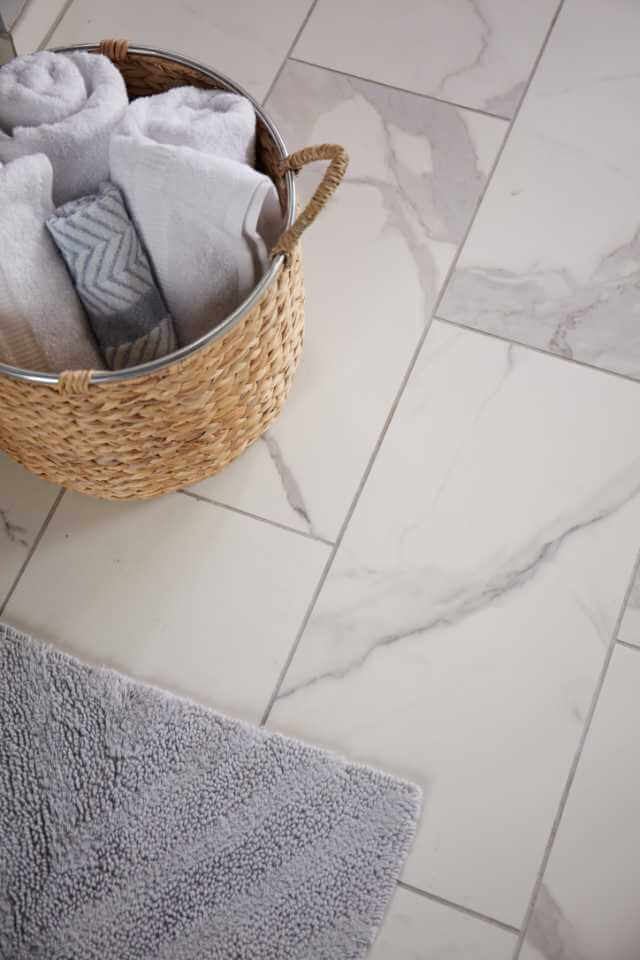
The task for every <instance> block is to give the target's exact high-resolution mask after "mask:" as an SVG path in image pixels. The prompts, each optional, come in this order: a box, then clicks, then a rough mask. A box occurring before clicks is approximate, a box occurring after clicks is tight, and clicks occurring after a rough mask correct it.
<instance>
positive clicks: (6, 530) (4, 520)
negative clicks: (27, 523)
mask: <svg viewBox="0 0 640 960" xmlns="http://www.w3.org/2000/svg"><path fill="white" fill-rule="evenodd" d="M0 534H2V535H3V536H4V537H6V539H7V540H8V541H9V542H10V543H17V544H19V545H20V546H21V547H28V546H29V541H28V540H27V528H26V527H23V526H22V525H21V524H19V523H13V521H12V520H11V518H10V517H9V511H8V510H5V509H3V508H2V507H0Z"/></svg>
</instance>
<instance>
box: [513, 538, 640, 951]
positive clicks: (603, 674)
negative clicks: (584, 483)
mask: <svg viewBox="0 0 640 960" xmlns="http://www.w3.org/2000/svg"><path fill="white" fill-rule="evenodd" d="M639 569H640V551H638V554H637V556H636V560H635V563H634V565H633V568H632V572H631V578H630V580H629V585H628V586H627V589H626V590H625V593H624V597H623V600H622V605H621V607H620V610H619V612H618V616H617V618H616V622H615V625H614V628H613V634H612V638H611V641H610V643H609V648H608V650H607V652H606V654H605V659H604V663H603V665H602V669H601V671H600V676H599V677H598V680H597V683H596V687H595V690H594V693H593V697H592V698H591V703H590V705H589V709H588V711H587V716H586V719H585V722H584V726H583V728H582V734H581V735H580V739H579V741H578V746H577V747H576V751H575V754H574V757H573V760H572V763H571V767H570V768H569V773H568V776H567V780H566V782H565V785H564V789H563V791H562V795H561V797H560V803H559V805H558V810H557V813H556V815H555V819H554V821H553V824H552V826H551V832H550V834H549V839H548V840H547V844H546V847H545V850H544V853H543V855H542V861H541V863H540V867H539V868H538V873H537V875H536V880H535V883H534V885H533V890H532V892H531V898H530V900H529V905H528V907H527V912H526V913H525V917H524V922H523V924H522V932H521V934H520V937H519V939H518V944H517V946H516V951H515V954H514V956H513V960H518V958H519V956H520V951H521V950H522V946H523V944H524V941H525V937H526V935H527V929H528V927H529V923H530V921H531V917H532V915H533V911H534V909H535V905H536V900H537V899H538V894H539V892H540V887H541V886H542V881H543V879H544V874H545V871H546V869H547V864H548V862H549V857H550V856H551V850H552V848H553V844H554V842H555V839H556V836H557V833H558V830H559V829H560V824H561V822H562V817H563V815H564V811H565V809H566V806H567V801H568V799H569V793H570V792H571V787H572V786H573V781H574V779H575V776H576V773H577V770H578V766H579V764H580V758H581V757H582V751H583V750H584V746H585V743H586V741H587V737H588V736H589V731H590V730H591V724H592V723H593V718H594V715H595V712H596V708H597V706H598V701H599V699H600V694H601V693H602V688H603V687H604V683H605V680H606V678H607V672H608V670H609V664H610V663H611V658H612V657H613V652H614V650H615V648H616V643H621V642H622V641H619V640H616V638H617V636H618V631H619V630H620V624H621V623H622V618H623V616H624V613H625V610H626V609H627V603H628V602H629V597H630V595H631V591H632V589H633V586H634V584H635V580H636V575H637V573H638V570H639ZM625 646H626V644H625Z"/></svg>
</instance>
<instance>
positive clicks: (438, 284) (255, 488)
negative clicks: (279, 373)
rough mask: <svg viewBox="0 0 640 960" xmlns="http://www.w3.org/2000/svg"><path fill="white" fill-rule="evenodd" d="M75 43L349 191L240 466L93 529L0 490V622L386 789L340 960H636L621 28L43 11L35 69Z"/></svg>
mask: <svg viewBox="0 0 640 960" xmlns="http://www.w3.org/2000/svg"><path fill="white" fill-rule="evenodd" d="M103 36H128V37H130V38H131V39H132V40H138V41H141V42H145V43H148V44H151V45H156V46H160V47H164V48H169V49H177V50H180V51H182V52H184V53H186V54H187V55H190V56H192V57H194V58H196V59H201V60H204V61H206V62H208V63H211V64H212V65H214V66H217V67H218V68H219V69H221V70H222V71H223V72H227V73H229V74H230V75H232V76H233V77H234V78H235V79H236V80H237V81H238V82H240V83H241V84H243V85H245V86H246V87H247V88H248V89H249V90H250V91H251V92H252V93H253V94H254V95H255V96H256V97H258V98H259V99H261V100H265V102H266V107H267V109H268V111H269V112H270V113H271V114H272V115H273V117H274V118H275V119H276V121H277V123H278V124H279V126H280V127H281V129H282V131H283V133H284V135H285V138H286V140H287V143H288V145H289V146H290V147H291V148H292V149H293V148H295V147H300V146H303V145H305V144H309V143H315V142H321V141H326V140H330V141H339V142H343V143H344V144H345V145H346V146H347V148H348V150H349V152H350V154H351V156H352V164H351V167H350V170H349V175H348V179H347V182H346V184H345V185H344V186H343V188H342V189H341V191H340V192H339V193H338V194H337V195H336V197H335V200H334V201H332V203H331V205H330V207H329V209H328V210H327V211H326V213H325V214H324V215H323V216H322V218H321V219H320V220H319V221H318V222H317V223H316V224H315V225H314V226H313V228H312V229H310V230H309V232H308V235H307V236H308V239H306V241H305V245H304V253H305V266H306V277H307V292H308V310H307V317H308V326H307V341H306V353H305V357H304V361H303V365H302V369H301V371H300V374H299V376H298V379H297V382H296V384H295V387H294V390H293V393H292V396H291V399H290V402H289V405H288V407H287V409H286V410H285V412H284V414H283V416H282V417H281V419H280V420H279V421H278V423H277V424H276V425H275V426H274V428H273V429H272V430H271V432H270V434H269V435H268V436H267V437H266V438H265V439H264V440H263V441H261V442H259V443H258V444H256V446H255V447H254V448H252V449H251V450H250V451H249V452H248V453H247V454H246V455H245V456H244V457H243V458H242V459H241V460H240V461H238V462H237V463H235V464H234V465H233V466H232V467H231V468H229V469H228V470H227V471H226V472H225V473H223V474H222V475H220V476H218V477H215V478H213V479H211V480H209V481H206V482H204V483H202V484H200V485H199V486H198V487H197V488H196V489H194V490H193V491H190V492H187V493H184V494H177V495H174V496H171V497H168V498H165V499H163V500H160V501H156V502H153V503H148V504H131V505H113V504H104V503H99V502H94V501H90V500H87V499H84V498H82V497H80V496H76V495H73V494H64V496H61V495H60V493H59V491H57V490H56V489H54V488H53V487H50V486H48V485H47V484H45V483H43V482H41V481H39V480H37V479H35V478H33V477H31V476H30V475H28V474H26V473H25V472H24V471H22V470H21V469H20V468H19V467H17V466H14V465H13V464H12V463H10V462H9V461H8V460H7V459H6V458H4V459H1V458H0V607H3V604H4V607H3V616H4V618H5V619H6V620H8V621H9V622H11V623H14V624H15V625H16V626H18V627H21V628H25V629H27V630H30V631H32V632H34V633H36V634H37V635H39V636H42V637H44V638H46V639H49V640H51V641H52V642H54V643H57V644H59V645H61V646H63V647H66V648H67V649H69V650H71V651H72V652H74V653H77V654H79V655H81V656H83V657H85V658H88V659H90V660H93V661H97V662H104V663H108V664H111V665H114V666H116V667H118V668H120V669H121V670H124V671H126V672H128V673H131V674H133V675H135V676H138V677H141V678H144V679H148V680H152V681H155V682H157V683H159V684H161V685H163V686H166V687H170V688H173V689H175V690H177V691H180V692H184V693H188V694H191V695H193V696H195V697H196V698H198V699H200V700H203V701H205V702H208V703H210V704H213V705H215V706H216V707H218V708H220V709H222V710H224V711H226V712H228V713H232V714H235V715H238V716H241V717H245V718H248V719H250V720H253V721H256V722H258V721H260V720H265V721H266V722H267V724H268V725H269V726H271V727H273V728H276V729H280V730H283V731H286V732H287V733H291V734H294V735H298V736H301V737H303V738H305V739H308V740H311V741H314V742H317V743H320V744H324V745H327V746H329V747H331V748H334V749H336V750H338V751H340V752H342V753H347V754H348V755H350V756H352V757H354V758H357V759H359V760H363V761H367V762H371V763H374V764H376V765H379V766H382V767H384V768H386V769H388V770H391V771H395V772H397V773H398V774H401V775H403V776H407V777H410V778H412V779H415V780H417V781H419V782H420V783H422V784H423V785H424V788H425V809H424V816H423V820H422V824H421V828H420V833H419V836H418V838H417V841H416V844H415V846H414V849H413V852H412V854H411V856H410V859H409V861H408V863H407V867H406V870H405V873H404V877H403V881H402V885H401V887H400V888H399V889H398V892H397V894H396V897H395V899H394V902H393V904H392V907H391V909H390V912H389V915H388V917H387V921H386V923H385V926H384V928H383V929H382V931H381V933H380V936H379V939H378V942H377V945H376V947H375V949H374V951H373V956H374V958H375V960H387V958H389V960H409V958H419V960H453V958H461V960H485V958H486V960H512V958H517V957H520V958H521V960H638V958H639V957H640V911H639V910H638V890H639V889H640V829H639V827H638V816H637V798H638V795H639V793H640V733H639V730H640V706H639V705H640V587H638V586H636V587H635V588H633V589H632V586H633V577H634V572H635V567H636V556H637V552H638V548H639V547H640V429H639V424H640V384H639V383H638V382H636V381H637V380H638V379H640V240H639V239H638V236H639V232H640V212H639V211H640V124H638V122H637V118H638V113H639V111H640V71H639V70H638V52H637V51H638V36H640V4H638V2H637V0H564V2H563V3H560V4H559V5H558V0H535V2H524V0H394V2H391V0H369V2H368V3H362V2H358V0H317V2H311V0H272V2H271V3H269V4H268V5H264V4H262V3H258V2H257V0H235V2H233V3H231V2H229V3H218V4H211V3H209V2H207V0H190V2H189V3H183V2H178V3H172V4H169V3H167V2H164V0H162V2H155V3H152V2H151V0H138V2H135V3H132V2H131V0H127V2H124V0H113V2H111V3H109V4H104V3H99V2H98V0H73V2H72V3H71V5H70V6H69V7H68V9H67V12H66V14H65V16H64V17H63V18H62V20H61V22H60V23H59V25H58V26H57V28H56V29H55V31H54V33H53V35H52V36H50V37H49V38H47V39H48V42H49V43H50V44H51V45H61V44H65V43H72V42H74V43H75V42H82V41H91V40H96V39H100V38H101V37H103ZM43 39H45V35H44V33H43ZM317 176H318V171H317V170H316V171H311V172H305V174H304V175H303V176H302V177H301V178H300V181H299V182H300V187H301V190H302V191H303V192H308V190H310V189H311V187H312V186H313V184H314V182H315V181H316V179H317ZM433 317H435V319H433ZM5 597H6V600H4V598H5ZM627 598H628V603H627V605H626V611H625V604H626V602H627ZM636 721H638V726H636Z"/></svg>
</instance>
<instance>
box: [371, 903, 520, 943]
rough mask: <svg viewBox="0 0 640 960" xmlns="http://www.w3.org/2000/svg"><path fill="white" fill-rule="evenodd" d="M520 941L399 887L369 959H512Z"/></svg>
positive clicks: (459, 912) (484, 922)
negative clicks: (516, 945) (517, 942)
mask: <svg viewBox="0 0 640 960" xmlns="http://www.w3.org/2000/svg"><path fill="white" fill-rule="evenodd" d="M515 943H516V938H515V935H514V934H513V933H510V932H509V931H508V930H502V929H500V927H497V926H495V925H493V924H491V923H487V922H486V921H484V920H478V919H476V918H475V917H471V916H469V915H468V914H465V913H462V912H461V911H459V910H455V909H453V908H451V907H448V906H445V905H444V904H441V903H437V902H434V901H433V900H428V899H427V898H426V897H422V896H420V895H419V894H417V893H413V892H412V891H410V890H404V889H402V887H398V888H397V889H396V892H395V893H394V895H393V900H392V901H391V906H390V907H389V909H388V911H387V916H386V918H385V921H384V924H383V926H382V929H381V930H380V932H379V933H378V936H377V938H376V942H375V946H374V947H373V949H372V951H371V955H370V957H369V960H511V957H512V956H513V950H514V947H515Z"/></svg>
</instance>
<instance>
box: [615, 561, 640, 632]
mask: <svg viewBox="0 0 640 960" xmlns="http://www.w3.org/2000/svg"><path fill="white" fill-rule="evenodd" d="M618 638H619V639H620V640H624V642H625V643H634V644H636V645H637V646H639V647H640V574H638V575H637V576H636V580H635V583H634V584H633V587H632V588H631V593H630V594H629V599H628V600H627V608H626V610H625V611H624V616H623V617H622V623H621V624H620V630H619V632H618Z"/></svg>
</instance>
